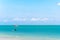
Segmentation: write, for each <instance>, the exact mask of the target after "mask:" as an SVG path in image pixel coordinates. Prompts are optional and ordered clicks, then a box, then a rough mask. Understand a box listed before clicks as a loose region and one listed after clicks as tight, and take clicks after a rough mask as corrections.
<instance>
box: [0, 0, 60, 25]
mask: <svg viewBox="0 0 60 40" xmlns="http://www.w3.org/2000/svg"><path fill="white" fill-rule="evenodd" d="M13 24H19V25H60V0H0V25H13Z"/></svg>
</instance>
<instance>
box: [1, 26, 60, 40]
mask: <svg viewBox="0 0 60 40" xmlns="http://www.w3.org/2000/svg"><path fill="white" fill-rule="evenodd" d="M14 29H16V31H14ZM0 37H11V38H12V37H14V38H16V37H17V38H19V40H60V25H17V27H15V26H14V25H0ZM16 40H17V39H16Z"/></svg>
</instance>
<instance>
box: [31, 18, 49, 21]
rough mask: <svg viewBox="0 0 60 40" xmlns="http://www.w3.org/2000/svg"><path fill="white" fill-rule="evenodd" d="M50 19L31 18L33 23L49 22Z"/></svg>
mask: <svg viewBox="0 0 60 40" xmlns="http://www.w3.org/2000/svg"><path fill="white" fill-rule="evenodd" d="M47 20H49V19H48V18H31V21H47Z"/></svg>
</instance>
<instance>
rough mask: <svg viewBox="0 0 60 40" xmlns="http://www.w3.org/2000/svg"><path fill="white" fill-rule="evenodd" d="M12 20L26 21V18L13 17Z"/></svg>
mask: <svg viewBox="0 0 60 40" xmlns="http://www.w3.org/2000/svg"><path fill="white" fill-rule="evenodd" d="M12 20H13V21H26V18H13V19H12Z"/></svg>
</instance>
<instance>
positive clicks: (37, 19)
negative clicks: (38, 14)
mask: <svg viewBox="0 0 60 40" xmlns="http://www.w3.org/2000/svg"><path fill="white" fill-rule="evenodd" d="M39 20H40V18H31V21H39Z"/></svg>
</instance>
